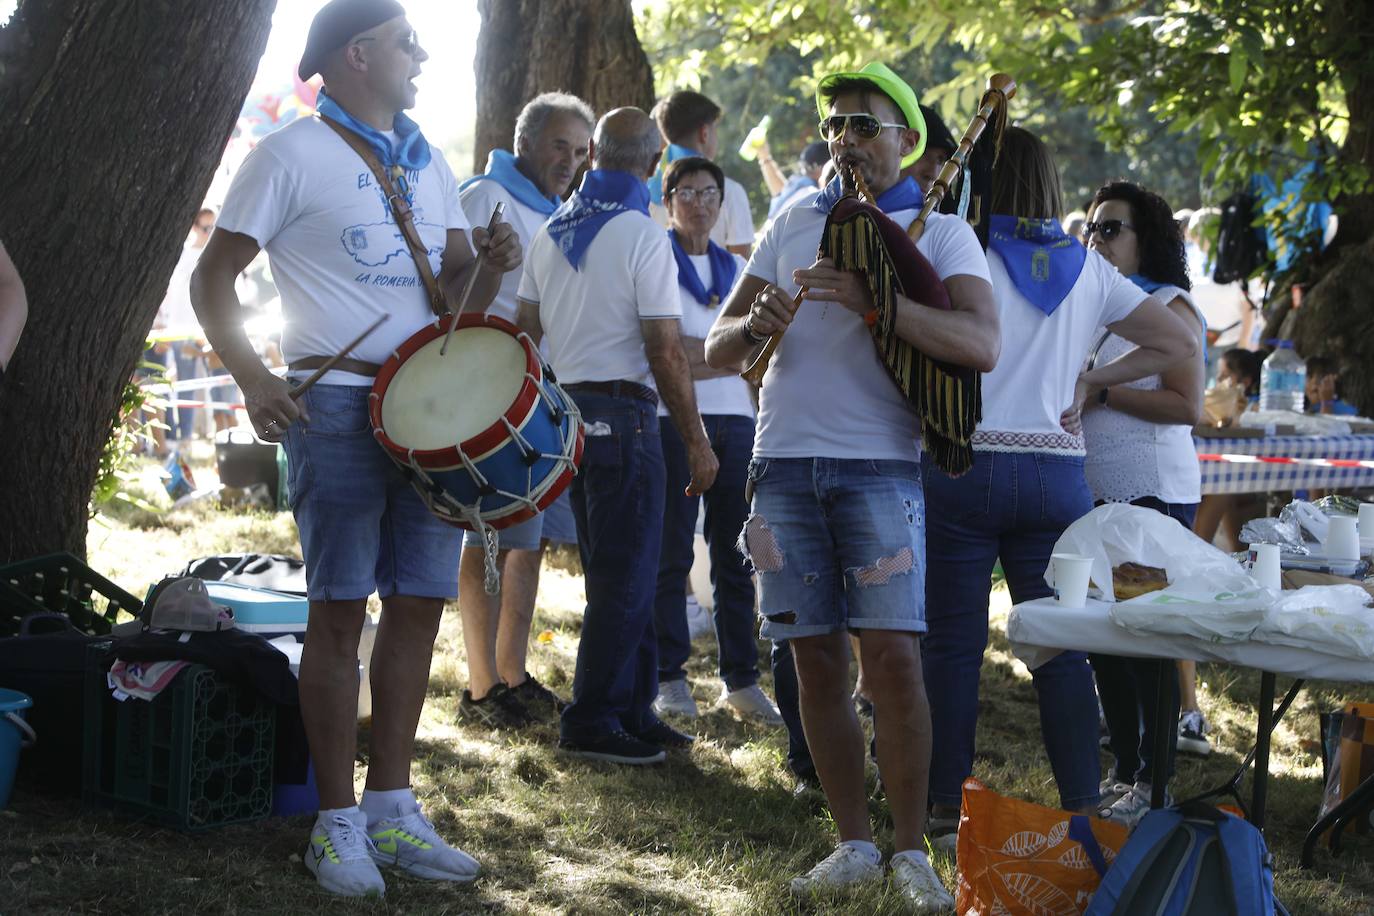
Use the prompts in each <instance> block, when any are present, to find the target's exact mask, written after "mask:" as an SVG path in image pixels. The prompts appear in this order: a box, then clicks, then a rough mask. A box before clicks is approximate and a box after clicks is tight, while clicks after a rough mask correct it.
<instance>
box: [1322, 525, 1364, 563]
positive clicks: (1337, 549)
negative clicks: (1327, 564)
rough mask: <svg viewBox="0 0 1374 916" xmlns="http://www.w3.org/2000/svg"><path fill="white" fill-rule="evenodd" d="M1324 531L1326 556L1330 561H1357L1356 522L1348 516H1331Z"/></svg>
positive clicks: (1357, 537) (1358, 553) (1358, 552)
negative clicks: (1329, 524) (1328, 524)
mask: <svg viewBox="0 0 1374 916" xmlns="http://www.w3.org/2000/svg"><path fill="white" fill-rule="evenodd" d="M1330 522H1331V526H1330V527H1329V528H1328V529H1327V531H1326V556H1327V559H1330V560H1358V559H1359V558H1360V532H1359V529H1358V527H1357V524H1358V523H1357V522H1356V521H1355V519H1354V518H1352V517H1350V516H1349V515H1333V516H1331V519H1330Z"/></svg>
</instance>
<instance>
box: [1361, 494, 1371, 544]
mask: <svg viewBox="0 0 1374 916" xmlns="http://www.w3.org/2000/svg"><path fill="white" fill-rule="evenodd" d="M1359 525H1360V537H1361V538H1362V539H1363V540H1366V541H1374V503H1360V523H1359Z"/></svg>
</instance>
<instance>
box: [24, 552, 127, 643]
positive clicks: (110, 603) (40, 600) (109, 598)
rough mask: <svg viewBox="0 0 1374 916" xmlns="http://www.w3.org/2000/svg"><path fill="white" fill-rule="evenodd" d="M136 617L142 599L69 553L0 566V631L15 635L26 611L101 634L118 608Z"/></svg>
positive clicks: (26, 613)
mask: <svg viewBox="0 0 1374 916" xmlns="http://www.w3.org/2000/svg"><path fill="white" fill-rule="evenodd" d="M121 611H123V612H126V613H128V614H131V615H132V616H134V617H137V616H138V615H139V614H141V613H142V612H143V602H142V601H140V600H139V599H137V598H135V597H134V596H133V595H131V594H129V593H128V592H126V591H124V589H122V588H120V587H119V586H118V585H115V584H114V583H113V582H111V581H110V580H109V579H106V578H105V577H104V576H102V575H100V573H98V572H96V571H95V570H93V569H91V568H90V567H89V566H87V565H86V564H85V563H82V562H81V561H80V560H78V559H77V558H76V557H74V556H72V555H71V554H69V553H54V554H49V555H48V556H46V557H38V558H36V559H33V560H21V561H20V562H18V563H11V564H10V565H8V566H0V636H17V635H18V634H19V622H20V621H21V620H23V619H24V618H25V617H27V616H28V615H29V614H41V613H57V614H64V615H66V617H67V619H69V620H70V621H71V622H72V625H73V626H74V627H76V628H77V629H78V630H80V631H81V632H83V633H87V634H89V635H91V636H105V635H107V634H108V633H109V632H110V628H111V627H113V626H114V625H115V623H117V622H118V619H119V614H120V612H121Z"/></svg>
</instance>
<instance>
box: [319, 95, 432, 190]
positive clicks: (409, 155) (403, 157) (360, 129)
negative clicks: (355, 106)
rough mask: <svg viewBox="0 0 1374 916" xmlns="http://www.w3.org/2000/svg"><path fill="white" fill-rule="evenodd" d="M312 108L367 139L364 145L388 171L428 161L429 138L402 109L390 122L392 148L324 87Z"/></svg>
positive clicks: (414, 169) (420, 166)
mask: <svg viewBox="0 0 1374 916" xmlns="http://www.w3.org/2000/svg"><path fill="white" fill-rule="evenodd" d="M315 110H316V111H318V112H319V113H320V114H322V115H324V116H325V117H327V118H329V119H330V120H331V121H337V122H339V123H340V124H342V125H343V126H344V127H347V128H348V129H349V130H351V131H353V133H355V134H357V135H358V136H360V137H362V138H363V139H364V140H366V141H367V145H368V146H370V147H372V152H374V153H376V154H377V158H378V159H380V160H382V164H383V165H385V166H386V167H387V170H388V171H394V170H395V168H396V166H398V165H399V166H400V167H401V168H403V169H405V170H406V171H407V172H418V171H420V170H421V169H423V168H424V167H425V166H427V165H429V159H430V151H429V141H428V140H426V139H425V135H424V134H422V133H420V125H418V124H416V123H415V122H414V121H412V120H411V119H410V117H409V116H407V115H406V113H405V112H403V111H401V112H397V113H396V120H395V121H393V122H392V129H393V130H395V131H396V140H397V143H396V148H395V149H392V146H391V141H390V140H388V139H387V138H386V134H384V133H382V132H381V131H380V130H378V129H377V128H375V127H370V126H368V125H367V124H364V123H363V122H362V121H359V120H358V119H357V118H355V117H353V116H352V115H351V114H349V113H348V112H346V111H344V110H343V108H342V107H341V106H340V105H339V103H338V102H336V101H334V99H333V97H332V96H331V95H330V94H329V93H328V92H326V91H325V90H323V89H321V90H320V98H319V103H318V104H317V105H316V107H315Z"/></svg>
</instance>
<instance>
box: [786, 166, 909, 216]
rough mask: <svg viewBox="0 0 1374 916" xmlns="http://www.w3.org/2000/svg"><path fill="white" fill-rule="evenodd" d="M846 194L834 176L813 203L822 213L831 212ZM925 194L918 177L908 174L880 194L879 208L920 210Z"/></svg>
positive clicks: (886, 211)
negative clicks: (922, 191) (917, 181)
mask: <svg viewBox="0 0 1374 916" xmlns="http://www.w3.org/2000/svg"><path fill="white" fill-rule="evenodd" d="M843 196H844V188H843V187H842V186H841V184H840V179H839V178H838V177H835V178H832V179H831V180H830V184H828V185H826V186H825V187H823V188H821V193H820V196H818V197H817V198H816V200H815V201H814V202H813V203H812V204H811V206H813V207H815V208H816V209H817V210H819V211H821V212H822V213H829V212H830V209H831V208H832V207H834V206H835V203H836V201H838V200H839V199H840V198H841V197H843ZM925 199H926V197H925V195H924V194H922V193H921V186H920V185H918V184H917V183H916V179H915V178H912V177H911V176H910V175H907V176H906V177H905V178H903V179H902V180H901V181H899V182H897V183H896V184H894V185H893V186H892V187H890V188H888V189H887V190H886V191H884V192H883V193H881V194H879V195H878V201H877V203H878V209H879V210H882V211H883V212H884V213H897V212H898V211H901V210H919V209H921V204H922V203H924V202H925Z"/></svg>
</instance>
